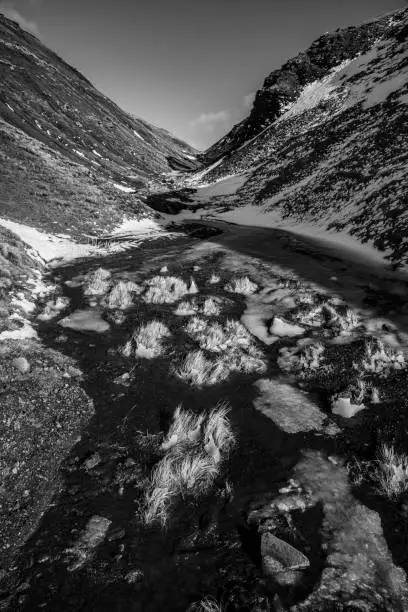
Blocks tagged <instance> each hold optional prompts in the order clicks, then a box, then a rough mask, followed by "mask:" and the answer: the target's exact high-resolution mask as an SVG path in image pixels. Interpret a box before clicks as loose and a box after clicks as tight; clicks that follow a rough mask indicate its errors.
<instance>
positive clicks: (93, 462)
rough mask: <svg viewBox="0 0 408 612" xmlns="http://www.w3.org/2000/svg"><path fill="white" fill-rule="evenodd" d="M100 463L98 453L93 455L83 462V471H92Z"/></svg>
mask: <svg viewBox="0 0 408 612" xmlns="http://www.w3.org/2000/svg"><path fill="white" fill-rule="evenodd" d="M101 461H102V459H101V456H100V454H99V453H94V454H93V455H91V456H90V457H89V458H88V459H86V461H84V466H85V469H87V470H92V469H93V468H94V467H96V466H97V465H99V464H100V462H101Z"/></svg>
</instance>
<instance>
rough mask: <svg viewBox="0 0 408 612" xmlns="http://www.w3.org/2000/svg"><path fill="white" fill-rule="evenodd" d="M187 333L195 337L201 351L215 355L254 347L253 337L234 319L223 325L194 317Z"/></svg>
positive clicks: (187, 328)
mask: <svg viewBox="0 0 408 612" xmlns="http://www.w3.org/2000/svg"><path fill="white" fill-rule="evenodd" d="M186 332H187V333H188V334H190V335H191V336H193V338H194V339H195V340H196V341H197V342H198V344H199V345H200V348H201V349H204V350H207V351H211V352H214V353H222V352H225V351H234V350H237V349H239V348H248V347H249V346H251V345H252V337H251V335H250V333H249V332H248V331H247V329H246V327H244V325H242V323H240V322H239V321H235V320H232V319H228V320H227V322H226V323H225V325H221V324H220V323H218V322H213V321H212V322H209V321H206V320H204V319H200V318H199V317H194V318H193V319H191V320H190V321H189V323H188V325H187V327H186Z"/></svg>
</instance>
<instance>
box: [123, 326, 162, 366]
mask: <svg viewBox="0 0 408 612" xmlns="http://www.w3.org/2000/svg"><path fill="white" fill-rule="evenodd" d="M169 336H171V333H170V331H169V329H168V327H167V326H166V325H164V323H162V322H161V321H150V322H149V323H146V325H141V326H140V327H139V328H138V329H136V330H135V331H134V332H133V334H132V337H131V338H130V339H129V340H128V341H127V343H126V344H125V346H124V347H123V348H122V354H123V355H124V356H125V357H144V358H146V359H153V358H154V357H159V355H161V354H163V352H164V347H163V340H164V338H168V337H169Z"/></svg>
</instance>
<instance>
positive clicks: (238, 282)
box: [224, 276, 258, 295]
mask: <svg viewBox="0 0 408 612" xmlns="http://www.w3.org/2000/svg"><path fill="white" fill-rule="evenodd" d="M224 289H225V291H229V292H230V293H240V294H241V295H251V294H252V293H255V291H256V290H257V289H258V285H257V284H256V283H253V282H252V281H251V280H250V279H249V278H248V277H247V276H242V277H240V278H233V279H232V280H231V281H230V282H229V283H227V284H226V285H225V287H224Z"/></svg>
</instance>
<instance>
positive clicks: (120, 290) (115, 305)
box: [105, 281, 142, 310]
mask: <svg viewBox="0 0 408 612" xmlns="http://www.w3.org/2000/svg"><path fill="white" fill-rule="evenodd" d="M141 291H142V289H141V287H139V285H136V283H133V282H131V281H119V282H118V283H116V285H114V287H112V289H111V290H110V292H109V295H108V296H107V298H106V300H105V306H106V308H108V309H109V310H126V309H127V308H130V307H131V306H132V305H133V295H134V294H136V295H139V294H140V293H141Z"/></svg>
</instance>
